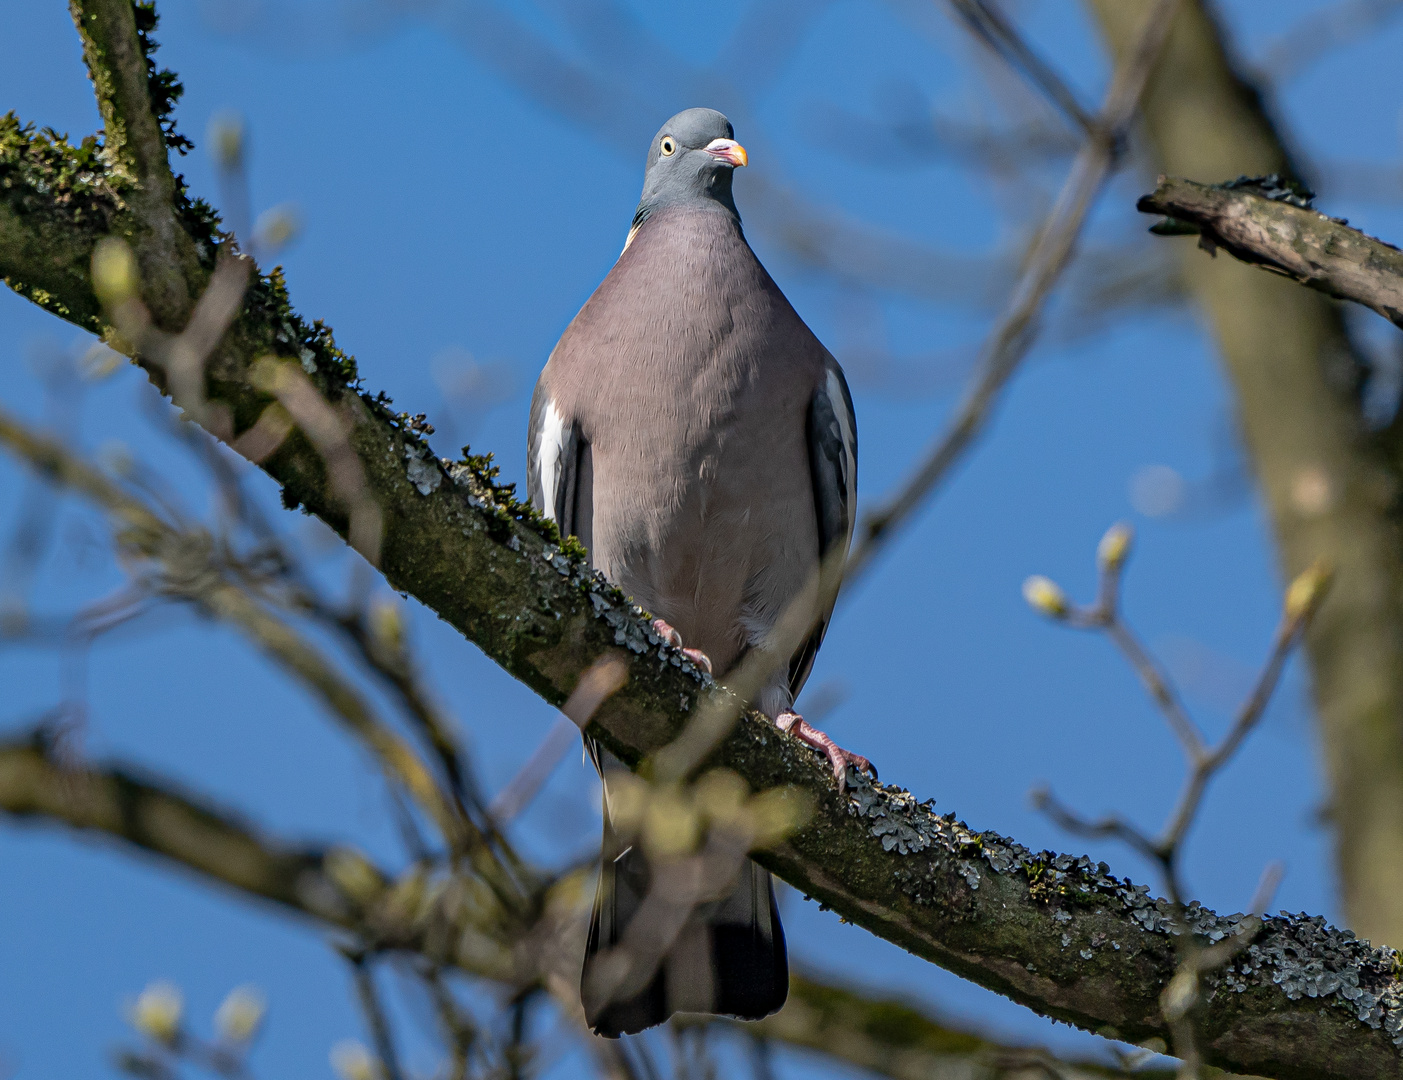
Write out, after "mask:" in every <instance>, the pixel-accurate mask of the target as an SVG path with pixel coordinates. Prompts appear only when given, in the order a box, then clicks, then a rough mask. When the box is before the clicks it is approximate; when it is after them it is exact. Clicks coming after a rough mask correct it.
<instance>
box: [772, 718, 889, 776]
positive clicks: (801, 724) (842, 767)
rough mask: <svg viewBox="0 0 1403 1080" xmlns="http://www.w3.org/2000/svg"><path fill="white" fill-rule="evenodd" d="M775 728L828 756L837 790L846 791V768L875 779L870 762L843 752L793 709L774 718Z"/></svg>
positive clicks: (845, 751)
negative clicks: (850, 767) (856, 770)
mask: <svg viewBox="0 0 1403 1080" xmlns="http://www.w3.org/2000/svg"><path fill="white" fill-rule="evenodd" d="M775 727H777V728H779V729H780V731H783V732H786V733H788V734H790V735H793V736H794V737H795V738H796V739H798V740H799V741H800V742H803V743H807V744H808V745H809V746H813V747H817V748H818V749H819V750H822V751H823V752H824V753H825V754H827V755H828V761H829V764H831V765H832V766H833V779H834V780H836V781H838V790H839V791H840V792H842V791H846V790H847V787H848V766H849V765H851V766H852V767H853V768H855V769H860V770H861V771H863V772H868V773H871V774H872V779H873V780H875V779H877V770H876V769H875V768H873V767H872V762H870V761H868V760H867V759H866V758H865V757H863V756H862V755H861V754H854V753H852V752H851V751H850V750H844V749H843V748H842V747H841V746H839V745H838V744H837V743H835V742H834V741H833V740H832V739H830V738H829V737H828V736H827V735H825V734H824V733H823V732H821V731H819V730H818V728H816V727H812V726H810V724H809V722H808V721H807V720H805V719H804V718H803V717H802V716H800V715H799V714H798V713H796V712H795V711H794V710H793V709H785V710H784V711H783V712H781V713H780V714H779V715H778V716H776V717H775Z"/></svg>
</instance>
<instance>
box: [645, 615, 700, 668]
mask: <svg viewBox="0 0 1403 1080" xmlns="http://www.w3.org/2000/svg"><path fill="white" fill-rule="evenodd" d="M653 633H655V634H657V635H658V637H660V638H662V639H663V640H664V641H665V642H667V643H668V644H669V645H671V646H672V647H673V648H674V649H676V650H677V651H678V652H680V653H681V654H682V655H683V656H685V657H686V658H687V659H688V660H690V661H691V662H692V663H693V664H695V665H696V666H697V667H699V668H701V669H702V670H703V671H705V672H706V673H707V674H708V675H710V674H711V657H709V656H707V655H706V653H704V652H702V651H701V650H700V649H688V648H685V647H684V646H683V644H682V635H681V634H679V633H678V632H677V628H676V627H674V626H673V625H672V624H671V623H669V622H666V621H665V620H663V619H654V620H653Z"/></svg>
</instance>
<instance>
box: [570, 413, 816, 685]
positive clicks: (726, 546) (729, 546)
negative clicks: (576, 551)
mask: <svg viewBox="0 0 1403 1080" xmlns="http://www.w3.org/2000/svg"><path fill="white" fill-rule="evenodd" d="M793 444H794V445H792V446H790V447H787V448H783V447H774V448H772V449H773V450H774V451H775V452H774V453H771V454H766V455H747V456H746V457H745V458H744V459H739V460H738V459H735V458H734V457H731V456H728V455H726V454H725V453H724V452H720V453H705V452H703V453H699V454H696V455H693V456H692V459H691V460H690V461H686V462H682V463H673V462H659V461H657V460H656V459H648V458H641V457H639V456H636V455H623V454H620V455H610V454H599V453H598V451H596V456H595V459H594V470H595V475H594V491H595V493H596V494H595V498H594V503H593V514H592V528H591V534H592V537H591V539H592V544H591V552H590V554H591V561H592V562H593V563H594V565H595V566H596V567H597V568H599V569H600V570H602V571H603V572H604V573H605V575H606V576H608V577H609V578H610V580H612V581H614V582H615V583H616V584H618V585H619V587H620V588H622V589H623V590H624V591H625V592H626V593H628V594H629V595H630V596H632V597H633V598H634V601H635V602H636V603H637V604H639V605H640V606H641V607H643V608H644V609H645V610H647V611H649V612H651V613H652V614H653V615H654V616H655V617H659V618H663V619H666V620H667V621H668V622H669V623H671V624H672V625H673V626H674V627H676V628H677V630H678V632H679V633H680V634H681V635H682V639H683V641H684V643H685V644H686V645H687V646H688V647H689V648H697V649H701V650H702V651H703V652H705V653H706V654H707V655H708V656H709V657H710V658H711V661H712V665H713V668H714V670H715V671H716V673H717V674H722V673H724V672H725V671H726V669H727V668H729V667H730V666H731V665H732V664H733V663H734V662H735V660H736V659H737V657H739V655H740V654H741V653H742V652H743V651H744V649H745V648H746V647H747V645H749V644H752V643H754V642H755V641H756V640H758V639H759V638H760V637H762V636H763V634H764V633H765V632H766V631H767V630H768V629H769V627H770V626H771V625H773V623H774V621H775V619H776V618H777V617H778V614H779V612H780V611H781V610H783V608H784V606H785V605H786V604H787V603H788V602H789V601H790V600H791V599H792V598H793V597H794V596H796V595H797V594H798V593H799V591H800V590H801V589H802V588H803V587H804V585H805V577H806V574H807V571H808V570H809V569H810V568H811V567H812V566H814V565H815V563H816V558H817V548H818V534H817V524H816V519H815V514H814V507H813V499H812V495H811V494H810V492H811V485H810V482H809V478H808V462H807V457H806V455H805V454H804V453H803V447H802V446H801V445H799V440H798V439H797V438H796V439H794V440H793ZM679 465H680V466H681V467H678V466H679ZM796 470H798V471H799V475H798V476H797V477H796V476H795V475H794V472H795V471H796ZM625 472H627V475H624V474H625ZM610 492H613V493H615V494H614V495H613V497H610V496H609V495H608V493H610Z"/></svg>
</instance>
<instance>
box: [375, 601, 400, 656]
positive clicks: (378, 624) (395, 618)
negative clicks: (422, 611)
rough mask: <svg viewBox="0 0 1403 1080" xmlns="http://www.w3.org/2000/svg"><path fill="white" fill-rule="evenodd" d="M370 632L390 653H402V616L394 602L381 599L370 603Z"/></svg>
mask: <svg viewBox="0 0 1403 1080" xmlns="http://www.w3.org/2000/svg"><path fill="white" fill-rule="evenodd" d="M370 632H371V633H372V634H374V635H375V639H376V640H377V641H378V642H380V644H381V645H383V646H384V647H385V648H386V649H388V650H389V651H390V652H392V653H400V652H403V651H404V616H403V614H402V613H401V612H400V606H399V604H398V603H397V602H396V601H394V600H391V599H390V598H388V597H382V598H379V599H377V600H375V601H374V602H372V603H371V605H370Z"/></svg>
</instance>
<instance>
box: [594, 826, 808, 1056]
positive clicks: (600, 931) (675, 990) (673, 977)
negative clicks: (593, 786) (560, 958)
mask: <svg viewBox="0 0 1403 1080" xmlns="http://www.w3.org/2000/svg"><path fill="white" fill-rule="evenodd" d="M612 840H613V836H612V830H611V829H610V828H609V823H608V816H607V814H606V816H605V825H604V863H603V866H602V867H601V870H600V875H599V888H598V890H597V891H596V893H595V897H594V916H593V918H592V919H591V920H590V926H589V940H588V942H587V944H586V947H585V963H584V971H583V972H582V974H581V979H580V987H581V997H582V999H583V1002H584V1007H585V1018H586V1019H587V1020H588V1022H589V1026H590V1028H591V1029H592V1030H593V1031H594V1032H595V1033H596V1034H599V1035H604V1036H607V1037H608V1038H618V1037H619V1036H620V1035H632V1034H634V1033H635V1032H639V1031H642V1030H643V1029H644V1028H649V1027H652V1026H653V1025H655V1024H661V1023H663V1022H664V1021H665V1020H667V1018H668V1017H670V1016H671V1015H672V1014H673V1013H676V1012H700V1013H718V1014H720V1015H724V1016H734V1017H737V1018H739V1019H741V1020H759V1019H760V1018H761V1017H763V1016H768V1015H769V1014H770V1013H772V1012H774V1011H775V1010H777V1009H778V1008H779V1007H780V1006H781V1005H783V1004H784V999H785V997H786V996H787V995H788V993H789V960H788V956H787V954H786V952H785V947H784V929H783V927H781V926H780V921H779V909H778V907H777V906H776V904H775V890H774V885H773V883H772V882H771V880H770V873H769V871H768V870H764V869H762V868H761V867H759V866H756V865H755V863H753V862H751V861H750V860H749V859H746V860H745V864H744V866H743V867H742V869H741V872H740V876H739V879H738V880H737V882H736V885H735V888H734V889H732V890H731V893H730V895H728V896H726V897H724V898H723V899H720V900H715V901H712V902H710V903H707V904H703V905H699V906H698V907H697V908H696V909H695V910H694V911H693V912H692V913H691V916H690V918H689V919H688V920H687V923H686V925H685V926H684V927H683V929H682V931H681V932H680V933H679V934H678V935H677V937H676V938H675V939H674V940H673V942H672V944H671V946H670V947H669V948H668V949H667V950H666V951H665V953H664V954H663V957H662V960H661V962H660V963H658V964H657V966H656V970H655V971H654V972H653V974H652V977H651V978H650V979H649V981H648V983H647V985H646V986H644V987H643V989H641V990H638V991H637V992H635V993H632V994H631V995H630V996H628V997H622V996H621V995H619V994H617V993H614V994H610V993H609V992H607V991H601V985H607V984H608V983H610V982H613V981H616V980H610V979H608V978H607V972H606V971H604V968H605V967H607V966H608V965H610V964H617V963H619V961H620V959H622V958H621V957H620V956H619V954H618V952H617V951H615V949H616V946H618V945H619V944H620V942H621V941H622V939H623V935H624V931H625V930H626V929H627V928H628V926H629V925H630V923H631V922H632V920H633V918H634V917H635V916H636V915H637V913H638V909H639V907H640V906H641V905H642V903H643V899H644V897H645V896H647V894H648V886H649V872H648V864H647V862H646V860H645V859H644V857H643V853H642V852H641V851H639V850H638V848H636V847H629V848H627V849H625V850H624V851H622V852H618V849H617V847H616V846H614V845H612V844H611V841H612ZM645 936H646V935H645ZM601 975H603V976H605V977H603V978H601Z"/></svg>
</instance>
